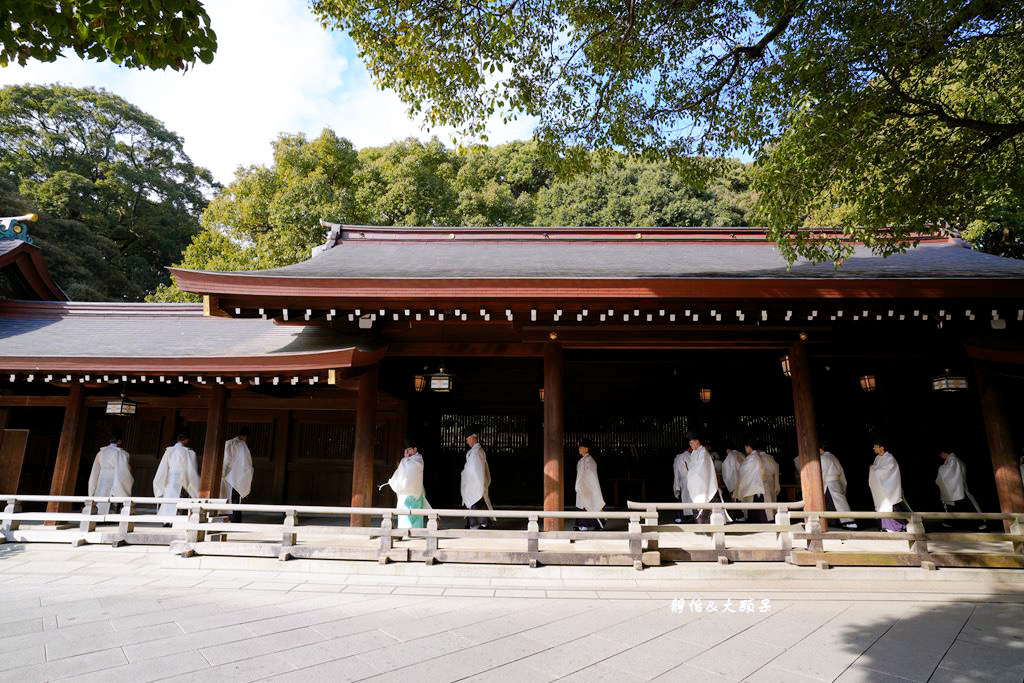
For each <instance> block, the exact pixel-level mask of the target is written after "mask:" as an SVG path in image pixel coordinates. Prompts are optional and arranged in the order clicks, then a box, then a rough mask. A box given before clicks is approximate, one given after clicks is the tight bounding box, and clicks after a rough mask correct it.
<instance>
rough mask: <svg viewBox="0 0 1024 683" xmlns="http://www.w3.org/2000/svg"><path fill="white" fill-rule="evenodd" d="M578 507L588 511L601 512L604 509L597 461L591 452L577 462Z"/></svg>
mask: <svg viewBox="0 0 1024 683" xmlns="http://www.w3.org/2000/svg"><path fill="white" fill-rule="evenodd" d="M576 507H578V508H579V509H580V510H586V511H587V512H600V511H601V510H603V509H604V496H603V495H601V480H600V479H598V476H597V461H596V460H594V456H592V455H589V454H588V455H584V456H581V457H580V459H579V462H577V463H576Z"/></svg>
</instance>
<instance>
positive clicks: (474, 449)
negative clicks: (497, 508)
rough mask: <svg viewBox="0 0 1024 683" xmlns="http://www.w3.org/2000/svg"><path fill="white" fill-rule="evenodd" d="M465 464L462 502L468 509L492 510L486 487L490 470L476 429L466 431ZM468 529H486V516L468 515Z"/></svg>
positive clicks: (487, 524) (489, 484)
mask: <svg viewBox="0 0 1024 683" xmlns="http://www.w3.org/2000/svg"><path fill="white" fill-rule="evenodd" d="M466 445H467V446H469V450H468V451H466V464H465V466H464V467H463V468H462V486H461V490H462V504H463V505H465V506H466V508H468V509H470V510H492V509H494V508H493V507H492V506H491V498H490V496H489V495H488V488H490V486H491V470H490V469H489V468H488V467H487V453H486V452H484V449H483V447H482V446H481V445H480V435H479V430H478V429H470V430H469V431H468V432H467V433H466ZM466 521H467V524H468V525H469V528H470V529H486V528H487V527H488V526H490V523H489V519H488V518H487V517H469V518H468V519H467V520H466Z"/></svg>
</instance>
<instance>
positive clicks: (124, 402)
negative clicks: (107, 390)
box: [107, 394, 139, 417]
mask: <svg viewBox="0 0 1024 683" xmlns="http://www.w3.org/2000/svg"><path fill="white" fill-rule="evenodd" d="M138 407H139V404H138V403H136V402H135V401H132V400H129V399H127V398H125V397H124V394H121V398H120V399H118V400H116V401H107V415H116V416H117V417H129V416H131V415H134V414H135V411H136V409H137V408H138Z"/></svg>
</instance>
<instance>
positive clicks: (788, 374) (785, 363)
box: [780, 353, 793, 377]
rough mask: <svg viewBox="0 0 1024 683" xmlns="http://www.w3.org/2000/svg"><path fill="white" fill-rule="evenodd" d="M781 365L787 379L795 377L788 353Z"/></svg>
mask: <svg viewBox="0 0 1024 683" xmlns="http://www.w3.org/2000/svg"><path fill="white" fill-rule="evenodd" d="M780 363H781V364H782V374H783V375H785V376H786V377H792V376H793V371H792V370H791V369H790V367H789V354H788V353H787V354H786V355H785V356H783V357H782V360H781V361H780Z"/></svg>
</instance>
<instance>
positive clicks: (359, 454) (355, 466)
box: [350, 365, 379, 527]
mask: <svg viewBox="0 0 1024 683" xmlns="http://www.w3.org/2000/svg"><path fill="white" fill-rule="evenodd" d="M378 370H379V367H378V366H376V365H374V366H371V367H370V369H369V370H368V371H367V372H366V373H365V374H363V375H361V376H360V377H359V396H358V398H357V399H356V435H355V449H354V451H353V453H352V507H371V506H372V505H373V452H374V448H375V446H376V443H375V441H376V436H377V374H378ZM368 522H369V520H368V519H366V518H365V515H352V518H351V521H350V524H351V525H352V526H357V527H358V526H366V525H367V523H368Z"/></svg>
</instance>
